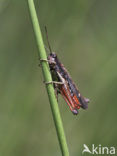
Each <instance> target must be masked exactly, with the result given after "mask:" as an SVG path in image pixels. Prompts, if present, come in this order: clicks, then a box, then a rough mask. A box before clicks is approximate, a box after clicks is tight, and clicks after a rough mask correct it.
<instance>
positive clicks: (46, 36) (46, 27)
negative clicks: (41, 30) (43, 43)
mask: <svg viewBox="0 0 117 156" xmlns="http://www.w3.org/2000/svg"><path fill="white" fill-rule="evenodd" d="M45 33H46V38H47V42H48V47H49V50H50V53H52V49H51V46H50V43H49V39H48V31H47V27H46V26H45Z"/></svg>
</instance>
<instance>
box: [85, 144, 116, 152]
mask: <svg viewBox="0 0 117 156" xmlns="http://www.w3.org/2000/svg"><path fill="white" fill-rule="evenodd" d="M83 147H84V149H83V151H82V154H83V153H86V152H87V153H90V154H108V155H110V154H111V155H113V154H115V147H103V146H102V145H98V146H95V145H94V144H92V148H91V149H89V147H88V146H87V145H86V144H84V145H83Z"/></svg>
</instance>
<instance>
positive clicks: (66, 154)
mask: <svg viewBox="0 0 117 156" xmlns="http://www.w3.org/2000/svg"><path fill="white" fill-rule="evenodd" d="M28 7H29V12H30V15H31V20H32V24H33V29H34V34H35V37H36V42H37V47H38V54H39V57H40V59H47V56H46V52H45V48H44V43H43V39H42V35H41V30H40V26H39V21H38V18H37V14H36V10H35V6H34V2H33V0H28ZM41 64H42V73H43V77H44V81H45V82H50V81H52V78H51V73H50V71H49V67H48V63H47V62H44V61H42V62H41ZM46 89H47V93H48V97H49V101H50V106H51V110H52V115H53V119H54V123H55V127H56V131H57V136H58V140H59V144H60V149H61V152H62V155H63V156H69V151H68V147H67V143H66V138H65V134H64V129H63V124H62V120H61V116H60V112H59V108H58V103H57V100H56V96H55V93H54V88H53V85H52V84H48V85H46Z"/></svg>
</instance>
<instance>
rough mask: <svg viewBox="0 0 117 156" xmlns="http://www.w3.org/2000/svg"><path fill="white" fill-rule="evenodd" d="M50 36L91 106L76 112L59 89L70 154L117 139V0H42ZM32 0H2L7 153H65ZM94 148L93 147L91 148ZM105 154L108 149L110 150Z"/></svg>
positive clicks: (0, 54)
mask: <svg viewBox="0 0 117 156" xmlns="http://www.w3.org/2000/svg"><path fill="white" fill-rule="evenodd" d="M35 5H36V10H37V13H38V17H39V20H40V25H41V30H42V34H43V38H44V43H45V45H47V41H46V37H45V32H44V26H45V25H46V26H47V28H48V33H49V40H50V43H51V47H52V49H53V51H55V52H56V53H57V54H58V56H59V58H60V60H61V61H62V62H63V63H64V65H65V67H66V68H67V69H68V71H69V72H70V74H71V76H72V78H73V80H74V81H75V83H76V84H77V85H78V87H79V89H80V91H81V93H82V94H83V95H84V96H86V97H88V98H90V103H89V108H88V110H86V111H84V110H80V113H79V115H78V116H74V115H73V114H72V113H71V112H70V110H69V108H68V106H67V104H66V103H65V101H64V100H63V99H62V98H61V96H59V108H60V112H61V116H62V120H63V125H64V129H65V134H66V138H67V142H68V147H69V151H70V155H71V156H78V155H82V150H83V144H86V145H87V146H89V147H91V146H92V144H95V146H98V145H99V144H101V145H102V146H108V147H111V146H114V147H116V146H117V120H116V118H117V115H116V113H117V111H116V110H117V97H116V95H117V1H115V0H113V1H110V0H103V1H102V0H74V1H70V0H69V1H67V0H65V1H62V0H59V1H57V0H51V1H47V0H45V1H43V0H35ZM38 64H39V60H38V55H37V46H36V42H35V37H34V33H33V29H32V24H31V20H30V16H29V11H28V6H27V1H18V0H17V1H16V0H11V1H10V0H5V1H4V0H1V1H0V156H32V155H34V156H55V155H56V156H60V155H61V152H60V148H59V144H58V140H57V136H56V131H55V127H54V123H53V118H52V114H51V109H50V105H49V102H48V97H47V93H46V89H45V86H44V84H43V76H42V72H41V68H39V67H38ZM84 155H89V154H84ZM105 155H106V154H105Z"/></svg>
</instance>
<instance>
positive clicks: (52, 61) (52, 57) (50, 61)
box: [48, 52, 57, 68]
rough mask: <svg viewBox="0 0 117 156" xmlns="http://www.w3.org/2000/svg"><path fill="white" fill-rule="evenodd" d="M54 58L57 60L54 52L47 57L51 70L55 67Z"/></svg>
mask: <svg viewBox="0 0 117 156" xmlns="http://www.w3.org/2000/svg"><path fill="white" fill-rule="evenodd" d="M56 58H57V55H56V53H54V52H52V53H50V54H49V56H48V63H49V65H50V66H51V67H53V68H54V66H55V65H56Z"/></svg>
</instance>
